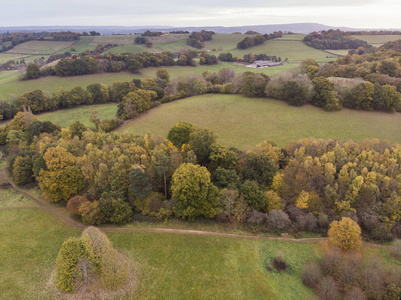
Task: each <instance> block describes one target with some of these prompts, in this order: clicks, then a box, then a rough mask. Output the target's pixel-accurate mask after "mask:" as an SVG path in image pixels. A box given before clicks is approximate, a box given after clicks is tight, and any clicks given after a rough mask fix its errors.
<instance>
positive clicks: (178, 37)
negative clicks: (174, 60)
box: [105, 34, 194, 54]
mask: <svg viewBox="0 0 401 300" xmlns="http://www.w3.org/2000/svg"><path fill="white" fill-rule="evenodd" d="M129 37H132V42H129V43H119V42H117V41H118V38H116V42H113V43H114V44H122V46H118V47H114V48H112V49H110V50H108V51H106V52H105V53H113V54H116V53H142V52H151V53H160V52H163V51H170V52H179V51H180V50H186V49H189V48H191V47H190V46H188V45H187V37H188V34H166V35H162V36H157V37H146V38H147V39H148V40H149V41H150V42H152V43H153V47H152V48H147V47H145V46H144V45H138V44H135V43H134V40H135V38H136V37H138V35H136V36H129ZM113 39H114V37H109V40H110V41H112V40H113ZM192 49H194V48H192Z"/></svg>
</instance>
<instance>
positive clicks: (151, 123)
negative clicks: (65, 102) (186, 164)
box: [117, 94, 401, 149]
mask: <svg viewBox="0 0 401 300" xmlns="http://www.w3.org/2000/svg"><path fill="white" fill-rule="evenodd" d="M179 121H188V122H191V123H193V124H194V125H196V126H199V127H204V128H209V129H211V130H212V131H214V132H215V133H216V135H217V140H218V142H219V143H221V144H222V145H224V146H228V147H230V146H234V147H237V148H240V149H248V148H251V147H254V146H256V145H257V144H258V143H260V142H262V141H265V140H271V141H274V142H276V143H277V144H278V145H279V146H285V145H287V144H288V143H290V142H291V141H295V140H298V139H302V138H309V137H314V138H322V139H338V140H348V139H352V140H355V141H361V140H364V139H371V138H378V139H383V140H384V139H385V140H388V141H390V142H400V141H401V132H400V131H399V130H398V128H400V127H401V115H400V114H399V113H394V114H390V113H381V112H366V111H357V110H349V109H343V110H342V111H339V112H325V111H323V110H322V109H320V108H317V107H314V106H310V105H306V106H303V107H293V106H289V105H287V104H286V103H285V102H283V101H279V100H271V99H267V98H246V97H243V96H239V95H213V94H211V95H210V94H209V95H202V96H196V97H191V98H187V99H182V100H178V101H175V102H171V103H167V104H163V105H161V106H159V107H157V108H155V109H153V110H151V111H149V112H148V113H146V114H144V115H142V116H140V117H139V118H137V119H135V120H131V121H129V122H127V123H126V124H124V125H123V126H122V127H120V128H119V129H117V132H121V133H122V132H133V133H135V134H145V133H147V132H151V133H154V134H157V135H163V136H167V133H168V130H169V129H170V128H171V126H173V125H174V124H175V123H176V122H179Z"/></svg>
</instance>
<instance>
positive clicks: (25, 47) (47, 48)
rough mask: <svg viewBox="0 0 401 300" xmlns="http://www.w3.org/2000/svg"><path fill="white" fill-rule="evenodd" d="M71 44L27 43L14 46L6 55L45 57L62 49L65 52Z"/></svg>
mask: <svg viewBox="0 0 401 300" xmlns="http://www.w3.org/2000/svg"><path fill="white" fill-rule="evenodd" d="M72 44H73V42H58V41H29V42H25V43H22V44H19V45H17V46H15V47H14V48H13V49H11V50H8V51H7V52H6V53H17V54H37V55H46V54H52V53H56V52H58V51H62V50H64V49H66V50H65V51H67V50H68V48H69V47H70V46H71V45H72Z"/></svg>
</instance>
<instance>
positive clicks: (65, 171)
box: [38, 146, 84, 202]
mask: <svg viewBox="0 0 401 300" xmlns="http://www.w3.org/2000/svg"><path fill="white" fill-rule="evenodd" d="M43 159H44V160H45V163H46V167H47V170H44V169H42V170H40V172H39V177H38V181H39V187H40V190H41V191H42V193H43V195H44V197H46V198H48V199H50V200H51V201H53V202H59V201H67V200H68V199H70V198H71V197H72V196H75V195H78V194H80V193H81V191H82V189H83V187H84V178H83V175H82V172H81V170H80V169H79V168H78V167H77V166H76V158H75V157H74V156H73V155H72V154H71V153H69V152H68V151H67V149H65V148H63V147H60V146H57V147H51V148H48V149H47V150H46V153H45V154H44V155H43Z"/></svg>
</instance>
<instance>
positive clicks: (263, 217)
mask: <svg viewBox="0 0 401 300" xmlns="http://www.w3.org/2000/svg"><path fill="white" fill-rule="evenodd" d="M267 218H268V215H267V214H264V213H261V212H259V211H257V210H255V209H254V210H253V211H252V214H251V216H250V217H249V219H248V221H247V222H248V223H251V224H257V225H261V224H264V223H266V221H267Z"/></svg>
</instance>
